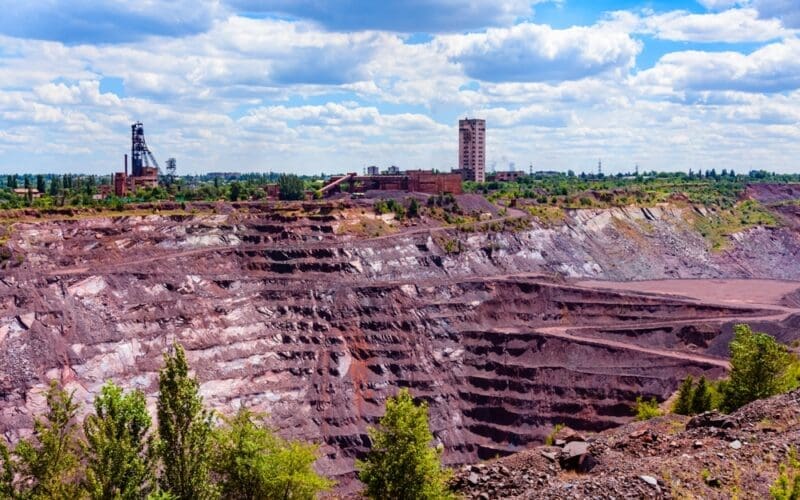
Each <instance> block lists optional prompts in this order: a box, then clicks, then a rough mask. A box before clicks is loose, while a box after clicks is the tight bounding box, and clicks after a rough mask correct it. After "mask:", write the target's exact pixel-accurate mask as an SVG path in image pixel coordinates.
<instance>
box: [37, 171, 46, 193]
mask: <svg viewBox="0 0 800 500" xmlns="http://www.w3.org/2000/svg"><path fill="white" fill-rule="evenodd" d="M36 190H37V191H39V192H40V193H42V194H44V193H45V192H46V188H45V182H44V176H43V175H37V176H36Z"/></svg>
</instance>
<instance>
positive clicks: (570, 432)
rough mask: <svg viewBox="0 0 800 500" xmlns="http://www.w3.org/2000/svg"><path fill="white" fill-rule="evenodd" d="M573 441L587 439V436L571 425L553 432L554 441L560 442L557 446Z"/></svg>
mask: <svg viewBox="0 0 800 500" xmlns="http://www.w3.org/2000/svg"><path fill="white" fill-rule="evenodd" d="M573 441H586V438H585V437H583V436H582V435H581V434H579V433H578V431H576V430H575V429H571V428H569V427H562V428H560V429H559V430H558V432H556V433H555V434H553V442H555V443H559V444H558V445H557V446H564V445H565V444H567V443H571V442H573Z"/></svg>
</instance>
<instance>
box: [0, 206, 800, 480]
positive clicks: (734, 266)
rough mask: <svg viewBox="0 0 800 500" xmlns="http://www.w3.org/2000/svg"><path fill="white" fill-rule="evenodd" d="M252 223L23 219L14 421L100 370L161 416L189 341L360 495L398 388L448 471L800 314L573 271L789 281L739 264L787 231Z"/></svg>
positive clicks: (207, 388) (9, 392) (628, 396)
mask: <svg viewBox="0 0 800 500" xmlns="http://www.w3.org/2000/svg"><path fill="white" fill-rule="evenodd" d="M260 210H261V209H256V208H254V207H251V208H250V211H248V210H246V209H241V210H238V211H232V212H231V213H229V214H216V215H213V214H209V215H185V216H172V217H167V216H157V215H152V216H141V217H119V218H113V219H112V218H87V219H79V220H71V221H61V222H54V221H42V222H36V223H20V224H18V225H17V226H16V227H15V228H14V231H13V232H12V234H11V242H10V247H11V248H12V249H13V251H14V253H15V255H22V256H24V262H23V264H22V265H21V266H20V267H18V268H16V269H14V270H11V271H6V272H5V273H4V276H3V277H2V280H1V281H0V356H2V360H3V363H2V365H0V398H1V399H0V430H2V431H3V432H5V433H6V435H7V436H8V437H9V438H11V439H15V438H16V437H17V436H18V435H19V433H20V432H25V430H26V429H29V428H30V426H31V414H32V413H35V412H38V411H40V410H41V409H42V407H43V396H42V389H43V388H44V387H45V385H46V381H47V379H48V378H57V379H60V380H61V381H62V382H63V383H65V384H66V385H67V387H68V388H70V389H74V390H75V391H76V394H77V395H78V397H79V398H80V399H81V400H83V402H84V403H86V407H88V404H89V402H90V401H91V399H92V397H93V395H94V394H95V393H96V392H97V391H98V389H99V388H100V386H101V385H102V384H103V383H104V382H105V381H106V380H108V379H113V380H114V381H116V382H117V383H120V384H122V385H123V386H125V387H137V388H141V389H143V390H144V391H146V392H147V393H148V395H149V396H150V398H151V403H152V401H153V400H152V398H153V396H154V395H155V392H156V389H157V387H156V385H157V371H158V369H159V367H160V365H161V360H162V353H163V352H164V350H165V349H167V348H168V347H169V346H170V345H171V344H172V343H173V342H180V343H182V344H183V345H184V346H185V348H186V349H187V351H188V355H189V360H190V362H191V364H192V367H193V368H194V370H195V372H196V374H197V376H198V378H199V379H200V381H201V383H202V385H201V390H202V393H203V395H204V397H205V400H206V402H207V403H208V404H209V405H211V406H213V407H214V408H215V409H217V410H218V411H220V412H222V413H232V412H234V411H235V410H236V408H238V407H239V406H240V405H247V406H249V407H252V408H253V409H255V410H257V411H265V412H268V413H269V414H270V415H271V417H272V422H273V424H274V425H275V427H276V428H277V429H278V430H279V431H280V432H281V433H282V434H284V435H286V436H292V437H298V438H304V439H310V440H314V441H318V442H321V443H322V444H323V447H322V453H323V457H322V459H321V460H320V462H319V468H320V470H321V472H324V473H326V474H329V475H331V476H337V477H340V478H345V488H347V481H346V478H347V477H349V475H350V474H352V471H353V461H354V458H355V457H356V456H358V455H359V454H360V453H363V452H364V451H365V450H366V449H367V447H368V445H369V443H368V438H367V435H366V429H367V426H368V425H369V424H372V423H374V422H375V421H376V419H377V418H378V417H379V416H380V415H381V414H382V411H383V410H382V409H383V402H384V400H385V398H386V397H387V396H389V395H392V394H394V392H395V391H396V390H397V388H399V387H409V388H411V390H412V393H413V394H414V395H415V396H416V397H419V398H424V399H426V400H428V401H429V403H430V411H431V426H432V429H433V430H434V432H435V434H436V437H437V439H438V440H439V441H441V442H442V443H443V444H444V446H445V450H446V453H445V460H446V461H447V462H448V463H451V464H456V463H467V462H472V461H475V460H477V459H479V458H489V457H493V456H495V455H498V454H499V455H503V454H508V453H511V452H514V451H517V450H520V449H523V448H525V447H528V446H530V445H531V444H533V443H538V442H541V441H542V440H543V439H544V437H545V434H546V432H547V431H548V430H549V429H550V428H551V426H552V424H553V423H564V424H567V425H568V426H569V427H571V428H573V429H576V430H579V431H582V430H601V429H606V428H610V427H614V426H617V425H620V424H622V423H625V422H627V421H629V420H630V417H631V409H630V406H631V403H632V401H633V400H635V398H636V397H637V396H639V395H643V396H646V397H651V396H653V397H656V398H659V399H663V398H666V397H667V396H669V394H670V393H671V392H672V391H673V390H674V389H675V387H676V386H677V383H678V381H679V380H680V379H681V378H682V377H683V376H685V374H687V373H693V374H695V375H699V374H701V373H704V374H706V375H707V376H711V377H713V376H718V375H721V374H722V373H723V372H724V370H725V367H726V363H725V361H724V359H723V358H721V357H717V356H720V355H723V354H724V344H725V342H726V338H727V336H728V335H729V330H730V325H731V324H732V323H733V322H735V321H741V320H743V319H744V320H748V319H749V320H752V321H758V322H759V324H763V325H767V326H770V327H771V328H772V329H773V330H774V331H776V332H778V333H784V334H785V331H786V328H785V327H784V326H783V325H785V324H788V323H787V322H789V321H793V319H792V317H791V314H792V313H793V312H794V309H792V307H791V305H792V304H793V303H794V302H791V301H790V302H789V303H786V304H788V305H786V304H785V305H784V306H777V305H773V303H772V302H771V301H761V302H760V303H764V302H769V303H766V304H765V305H758V304H747V303H746V302H747V301H746V300H743V301H740V302H738V303H737V302H735V301H725V300H719V301H701V300H697V299H691V298H685V297H680V296H677V295H658V294H653V293H651V292H649V291H636V290H625V289H617V290H613V289H609V288H607V287H602V286H600V285H596V284H594V285H591V286H589V285H581V284H577V283H572V282H569V281H565V280H564V279H563V276H565V275H571V276H575V277H586V278H603V279H617V280H620V279H632V278H634V277H636V278H653V279H655V278H664V277H666V276H670V275H676V276H684V275H687V276H688V275H691V276H696V277H713V278H719V277H737V276H739V277H741V276H748V273H750V274H749V275H750V276H752V275H753V274H755V273H754V272H752V270H753V269H756V270H760V272H759V274H757V275H759V276H762V277H766V278H780V277H795V278H796V277H798V276H800V265H798V263H797V261H793V262H792V265H789V266H784V267H781V266H775V265H773V266H770V265H768V263H766V262H761V261H758V260H752V262H750V264H749V267H748V268H744V267H743V266H742V265H741V260H742V259H744V260H748V259H755V258H754V257H753V255H754V254H756V253H757V245H756V243H754V240H757V239H758V238H763V239H764V241H765V242H766V241H768V242H769V245H771V247H770V248H781V249H783V250H784V251H786V252H791V251H794V250H793V249H795V248H800V245H797V246H796V247H793V246H792V245H795V244H796V243H797V237H796V235H795V234H794V233H792V232H788V231H786V232H781V231H782V230H778V231H774V232H772V233H770V234H769V235H768V236H764V235H762V234H761V233H760V232H758V231H756V232H754V234H753V235H752V237H751V238H750V239H744V240H742V241H743V242H739V243H737V244H736V246H735V247H734V248H733V249H732V250H731V252H730V253H729V254H728V255H727V256H715V255H712V254H709V253H708V251H707V250H705V249H704V247H703V246H702V245H703V244H702V241H701V240H699V239H697V237H696V236H691V235H688V233H684V232H683V231H685V229H683V226H680V225H679V224H678V223H677V222H675V221H674V220H673V219H671V217H672V218H674V217H676V216H675V215H674V214H673V215H669V214H668V213H666V212H664V213H661V212H659V213H658V215H659V216H660V217H662V218H661V219H657V220H655V221H651V225H652V226H654V227H655V230H653V229H652V228H650V229H648V233H647V236H646V238H650V239H651V240H642V239H638V238H637V239H633V240H632V239H625V238H626V237H627V236H625V235H628V236H629V233H630V230H627V231H626V232H625V233H621V232H618V231H616V229H615V228H614V225H613V224H608V220H607V218H608V217H611V218H613V217H617V216H619V217H625V216H626V215H625V213H624V212H619V211H618V212H617V213H616V215H615V214H614V213H611V214H610V215H609V213H602V212H586V213H579V214H575V215H574V216H571V217H573V218H572V219H571V221H570V223H569V225H567V226H565V227H564V228H546V227H537V226H533V227H531V229H530V230H526V231H521V232H517V233H491V234H469V235H463V234H458V233H454V232H448V231H443V230H440V229H433V230H431V229H430V228H425V227H418V228H416V229H413V230H410V231H407V232H405V233H401V234H397V235H391V236H385V237H379V238H373V239H357V238H354V237H349V236H344V235H338V234H337V232H338V231H339V223H340V217H341V216H340V215H338V214H337V212H336V211H335V210H334V211H325V212H321V211H318V210H314V211H311V212H304V211H302V210H301V209H300V207H299V206H298V207H289V208H286V209H284V210H266V209H263V211H260ZM665 214H666V215H665ZM651 216H652V214H651ZM680 237H683V240H682V241H680V242H676V240H677V238H680ZM447 238H458V239H460V240H461V241H462V245H461V246H460V247H459V249H460V250H459V252H458V253H456V254H453V253H452V252H450V253H449V252H448V251H446V250H445V249H443V248H441V247H440V245H441V244H442V241H444V240H445V239H447ZM642 238H645V236H642ZM656 239H658V241H656ZM637 245H638V246H637ZM659 245H661V246H659ZM620 249H632V250H630V251H629V250H620ZM748 269H749V270H750V271H749V270H748ZM545 276H547V277H545ZM697 286H716V285H714V283H711V282H698V285H697ZM718 286H721V285H718ZM743 294H744V295H746V294H747V291H746V290H744V291H743ZM745 299H746V297H745Z"/></svg>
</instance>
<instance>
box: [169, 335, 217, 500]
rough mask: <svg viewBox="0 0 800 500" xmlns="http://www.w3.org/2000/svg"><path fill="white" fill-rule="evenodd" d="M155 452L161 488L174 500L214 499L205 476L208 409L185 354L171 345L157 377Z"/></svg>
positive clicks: (212, 490) (211, 486)
mask: <svg viewBox="0 0 800 500" xmlns="http://www.w3.org/2000/svg"><path fill="white" fill-rule="evenodd" d="M158 388H159V394H158V403H157V413H158V435H159V444H158V454H159V456H160V458H161V467H162V471H161V477H160V478H159V482H160V484H161V488H162V489H163V490H164V491H166V492H168V493H170V494H172V495H173V496H174V497H175V498H176V499H178V500H205V499H209V498H216V497H217V492H216V488H215V486H214V485H213V484H212V483H211V481H210V479H209V469H210V454H211V450H210V447H209V444H210V441H211V433H212V415H211V412H209V411H207V410H206V409H204V408H203V398H202V397H201V396H200V394H199V392H198V388H199V384H198V383H197V380H196V379H195V378H194V377H190V376H189V365H188V363H187V362H186V353H185V352H184V350H183V347H181V346H180V345H179V344H175V346H174V352H173V353H172V354H165V355H164V367H163V368H162V369H161V371H160V373H159V376H158Z"/></svg>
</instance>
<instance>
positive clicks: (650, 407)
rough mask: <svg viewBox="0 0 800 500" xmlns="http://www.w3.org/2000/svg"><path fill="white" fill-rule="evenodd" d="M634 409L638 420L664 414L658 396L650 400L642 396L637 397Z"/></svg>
mask: <svg viewBox="0 0 800 500" xmlns="http://www.w3.org/2000/svg"><path fill="white" fill-rule="evenodd" d="M634 410H635V411H636V420H650V419H651V418H655V417H660V416H661V415H662V413H661V409H659V407H658V401H656V398H651V399H650V401H646V400H645V399H643V398H642V397H641V396H639V397H637V398H636V405H635V406H634Z"/></svg>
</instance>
